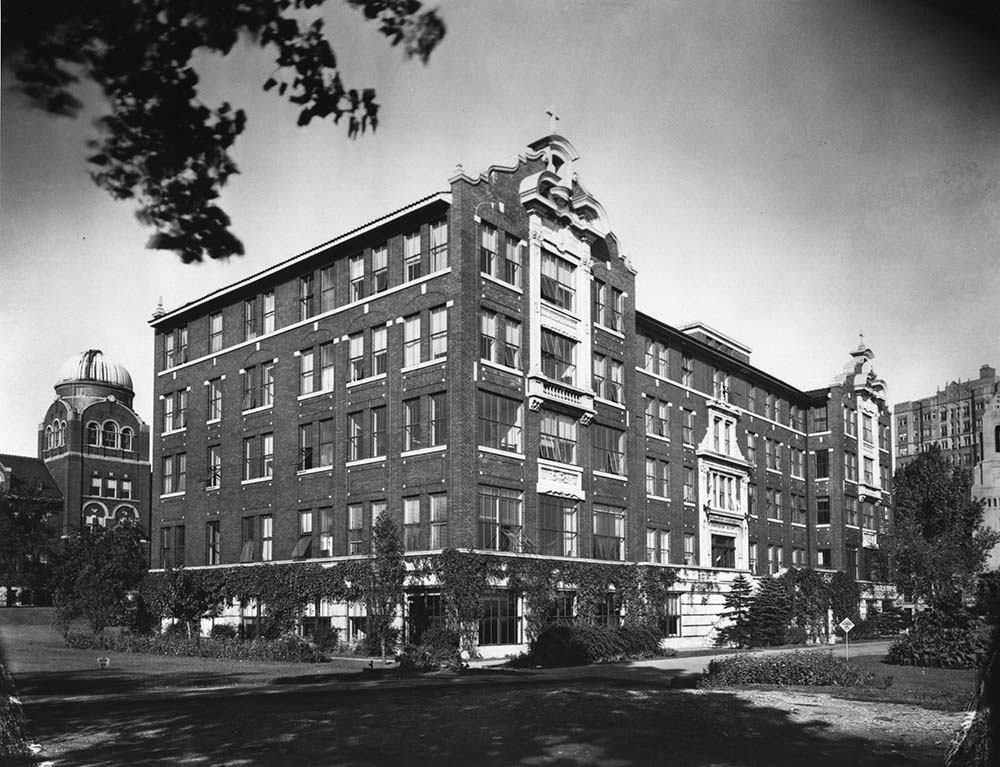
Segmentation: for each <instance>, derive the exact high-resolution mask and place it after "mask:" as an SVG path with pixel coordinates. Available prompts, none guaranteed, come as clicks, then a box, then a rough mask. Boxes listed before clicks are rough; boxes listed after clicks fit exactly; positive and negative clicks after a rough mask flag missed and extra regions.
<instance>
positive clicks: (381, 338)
mask: <svg viewBox="0 0 1000 767" xmlns="http://www.w3.org/2000/svg"><path fill="white" fill-rule="evenodd" d="M388 338H389V331H388V330H387V329H386V328H385V326H382V327H378V328H372V364H371V370H372V375H373V376H378V375H384V374H385V373H386V372H387V371H388V369H389V365H388V362H389V360H388V355H387V349H388V344H389V342H388Z"/></svg>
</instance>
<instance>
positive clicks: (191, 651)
mask: <svg viewBox="0 0 1000 767" xmlns="http://www.w3.org/2000/svg"><path fill="white" fill-rule="evenodd" d="M66 645H67V646H68V647H74V648H77V649H88V650H90V649H94V650H108V651H111V652H121V653H148V654H150V655H167V656H174V657H194V658H225V659H228V660H256V661H285V662H294V663H325V662H326V661H327V660H328V659H327V657H326V656H325V655H324V654H323V653H321V652H319V651H318V650H317V649H316V648H315V647H313V646H312V645H311V644H310V643H309V642H307V641H305V640H303V639H299V638H298V637H294V636H290V637H282V638H281V639H253V640H250V641H246V640H240V639H235V638H231V637H218V636H216V637H214V638H209V637H203V638H201V639H197V638H191V639H189V638H188V637H186V636H181V635H179V634H156V635H153V636H139V635H136V634H130V633H128V632H123V633H121V634H103V635H101V636H94V635H93V634H84V633H79V632H71V633H69V634H68V635H67V636H66Z"/></svg>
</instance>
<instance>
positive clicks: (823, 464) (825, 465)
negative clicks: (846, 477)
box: [816, 450, 830, 479]
mask: <svg viewBox="0 0 1000 767" xmlns="http://www.w3.org/2000/svg"><path fill="white" fill-rule="evenodd" d="M829 476H830V451H829V450H817V451H816V478H817V479H825V478H827V477H829Z"/></svg>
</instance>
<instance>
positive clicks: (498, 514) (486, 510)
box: [476, 485, 522, 552]
mask: <svg viewBox="0 0 1000 767" xmlns="http://www.w3.org/2000/svg"><path fill="white" fill-rule="evenodd" d="M521 505H522V501H521V493H520V491H518V490H511V489H508V488H505V487H491V486H489V485H480V486H479V528H478V535H477V537H476V548H479V549H489V550H491V551H515V552H517V551H520V550H521Z"/></svg>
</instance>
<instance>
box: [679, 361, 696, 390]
mask: <svg viewBox="0 0 1000 767" xmlns="http://www.w3.org/2000/svg"><path fill="white" fill-rule="evenodd" d="M681 383H682V384H684V386H687V387H689V388H690V387H693V386H694V359H692V357H691V355H690V354H685V355H682V357H681Z"/></svg>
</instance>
